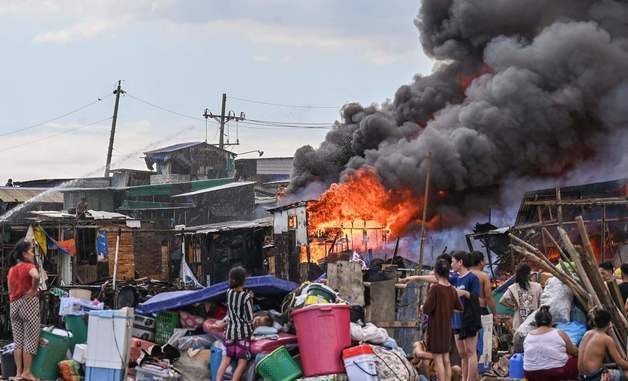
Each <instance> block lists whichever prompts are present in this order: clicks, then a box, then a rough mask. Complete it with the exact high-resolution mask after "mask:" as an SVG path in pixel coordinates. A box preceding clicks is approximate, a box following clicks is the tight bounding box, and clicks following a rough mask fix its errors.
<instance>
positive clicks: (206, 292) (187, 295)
mask: <svg viewBox="0 0 628 381" xmlns="http://www.w3.org/2000/svg"><path fill="white" fill-rule="evenodd" d="M297 286H298V284H296V283H294V282H290V281H287V280H283V279H278V278H275V277H274V276H271V275H263V276H253V277H249V278H246V283H245V284H244V287H245V288H246V289H247V290H251V291H253V293H255V295H261V296H272V295H285V294H287V293H289V292H291V291H293V290H294V289H295V288H297ZM228 289H229V285H228V283H227V282H220V283H217V284H215V285H213V286H209V287H205V288H202V289H200V290H191V291H172V292H164V293H161V294H159V295H155V296H153V297H152V298H150V299H148V300H147V301H146V302H144V303H142V304H140V305H139V306H138V308H137V311H138V312H139V313H141V314H151V313H155V312H159V311H165V310H172V309H177V308H181V307H185V306H188V305H190V304H195V303H200V302H211V301H217V300H222V299H224V298H225V295H226V293H227V290H228Z"/></svg>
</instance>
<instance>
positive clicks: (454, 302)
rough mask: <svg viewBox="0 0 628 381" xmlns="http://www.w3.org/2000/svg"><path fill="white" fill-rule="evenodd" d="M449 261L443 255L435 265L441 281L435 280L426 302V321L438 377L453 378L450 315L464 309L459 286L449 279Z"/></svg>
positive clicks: (424, 308)
mask: <svg viewBox="0 0 628 381" xmlns="http://www.w3.org/2000/svg"><path fill="white" fill-rule="evenodd" d="M449 270H450V267H449V262H447V261H446V260H445V259H440V260H438V261H437V262H436V265H435V266H434V273H435V275H436V278H437V279H438V283H436V284H433V285H432V286H431V287H430V290H429V292H428V294H427V299H426V300H425V304H424V305H423V313H425V314H426V315H428V316H429V320H428V323H427V350H428V352H430V353H432V359H433V361H434V368H435V370H436V376H437V378H438V380H439V381H450V380H451V363H450V362H449V351H450V350H451V348H450V345H449V343H450V340H449V338H450V335H451V318H452V316H453V313H454V310H459V311H460V310H462V304H461V303H460V299H458V293H457V292H456V289H455V288H454V287H453V286H452V285H451V283H449Z"/></svg>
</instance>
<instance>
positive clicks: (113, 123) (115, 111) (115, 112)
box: [105, 81, 124, 177]
mask: <svg viewBox="0 0 628 381" xmlns="http://www.w3.org/2000/svg"><path fill="white" fill-rule="evenodd" d="M121 85H122V81H118V87H117V88H116V89H115V90H114V91H113V93H114V94H115V95H116V103H115V105H114V106H113V118H112V119H111V134H110V135H109V148H108V149H107V164H105V177H109V169H110V168H111V154H112V152H113V139H114V137H115V136H116V122H117V120H118V104H119V103H120V94H124V90H122V87H121Z"/></svg>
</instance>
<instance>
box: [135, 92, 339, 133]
mask: <svg viewBox="0 0 628 381" xmlns="http://www.w3.org/2000/svg"><path fill="white" fill-rule="evenodd" d="M126 95H128V96H129V97H131V98H133V99H135V100H137V101H139V102H141V103H144V104H146V105H148V106H151V107H154V108H156V109H159V110H162V111H165V112H168V113H171V114H174V115H178V116H181V117H184V118H189V119H193V120H197V121H204V120H205V119H203V118H199V117H196V116H192V115H188V114H184V113H182V112H179V111H175V110H172V109H170V108H167V107H164V106H160V105H157V104H155V103H153V102H150V101H147V100H145V99H142V98H140V97H138V96H136V95H132V94H129V93H128V92H127V93H126ZM209 119H211V120H213V121H214V122H215V123H218V122H217V121H216V120H214V119H213V118H209ZM240 123H246V124H249V125H256V126H270V127H279V128H281V127H286V128H305V129H308V128H313V129H328V128H331V127H333V123H326V122H280V121H270V120H260V119H246V121H240ZM245 128H246V127H245Z"/></svg>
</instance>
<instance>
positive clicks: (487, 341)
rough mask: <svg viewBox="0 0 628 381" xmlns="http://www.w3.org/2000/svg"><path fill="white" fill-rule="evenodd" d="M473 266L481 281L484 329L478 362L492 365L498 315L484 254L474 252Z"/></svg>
mask: <svg viewBox="0 0 628 381" xmlns="http://www.w3.org/2000/svg"><path fill="white" fill-rule="evenodd" d="M471 255H472V256H473V266H472V267H471V272H472V273H473V275H475V276H476V277H478V279H479V280H480V310H481V313H482V318H481V320H482V329H481V330H480V334H479V336H478V347H477V351H478V354H479V356H480V358H479V359H478V362H479V363H481V364H490V363H491V362H492V352H493V316H495V314H496V313H497V312H496V311H497V307H496V305H495V298H493V290H492V289H491V278H490V277H489V276H488V274H487V273H485V272H484V266H485V263H484V254H482V253H481V252H479V251H473V252H472V253H471Z"/></svg>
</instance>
